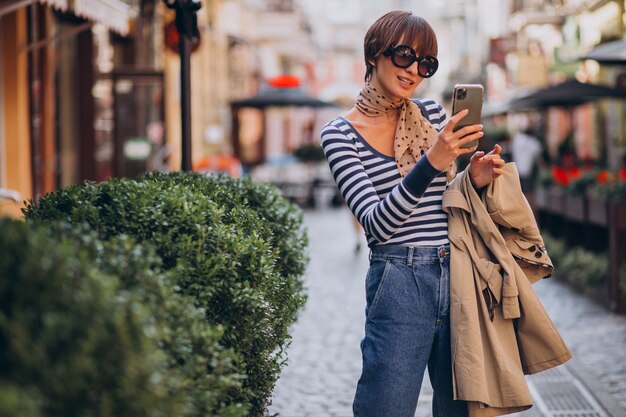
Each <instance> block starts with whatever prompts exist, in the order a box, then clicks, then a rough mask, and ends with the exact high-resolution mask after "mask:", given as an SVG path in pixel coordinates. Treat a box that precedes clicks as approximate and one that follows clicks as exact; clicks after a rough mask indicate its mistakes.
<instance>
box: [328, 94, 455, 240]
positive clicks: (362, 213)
mask: <svg viewBox="0 0 626 417" xmlns="http://www.w3.org/2000/svg"><path fill="white" fill-rule="evenodd" d="M419 101H420V104H421V107H422V109H424V110H425V113H426V117H427V118H428V120H429V121H430V122H431V124H432V125H433V126H434V127H435V129H437V130H438V131H440V130H441V129H443V128H444V127H445V125H446V123H447V119H446V113H445V111H444V109H443V108H442V107H441V105H440V104H439V103H437V102H436V101H434V100H431V99H419ZM321 138H322V148H323V149H324V153H325V155H326V159H327V160H328V163H329V165H330V169H331V171H332V173H333V177H334V178H335V182H336V183H337V186H338V187H339V190H340V192H341V195H342V196H343V198H344V200H345V201H346V202H347V203H348V206H349V207H350V209H351V210H352V213H354V215H355V216H356V218H357V219H358V220H359V222H360V223H361V225H362V226H363V228H364V230H365V234H366V236H367V241H368V245H369V246H370V247H371V246H373V245H379V244H397V245H403V246H439V245H443V244H447V243H448V217H447V214H446V213H445V212H444V211H443V209H442V207H441V200H442V195H443V192H444V191H445V189H446V187H447V180H446V175H445V173H444V172H439V171H438V170H436V169H435V168H433V166H432V165H431V164H430V162H428V159H427V158H420V160H419V161H418V162H417V164H416V165H415V166H414V167H413V169H412V170H411V172H409V173H408V174H407V175H406V176H405V177H404V178H402V177H401V176H400V173H399V172H398V168H397V167H396V162H395V159H394V158H393V157H392V156H388V155H384V154H382V153H380V152H378V151H377V150H376V149H374V148H373V147H372V146H371V145H370V144H369V143H367V141H366V140H365V139H364V138H363V137H362V136H361V135H360V134H359V133H358V132H357V131H356V129H354V127H353V126H352V125H351V124H350V122H348V121H347V120H346V119H344V118H342V117H337V118H335V119H333V120H331V121H330V122H329V123H328V124H326V126H325V127H324V129H323V130H322V134H321Z"/></svg>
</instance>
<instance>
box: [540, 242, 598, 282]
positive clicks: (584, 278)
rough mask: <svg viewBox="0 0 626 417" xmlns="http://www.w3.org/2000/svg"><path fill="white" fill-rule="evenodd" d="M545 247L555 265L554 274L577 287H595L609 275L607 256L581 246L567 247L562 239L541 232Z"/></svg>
mask: <svg viewBox="0 0 626 417" xmlns="http://www.w3.org/2000/svg"><path fill="white" fill-rule="evenodd" d="M542 237H543V239H544V242H545V245H546V249H547V250H548V253H549V254H550V258H551V259H552V262H553V263H554V265H555V268H556V275H557V276H558V277H562V278H563V279H565V280H567V281H570V282H572V283H574V284H576V285H578V286H579V287H583V288H584V287H597V286H600V285H602V284H603V283H604V282H606V280H607V279H608V276H609V256H608V254H606V253H594V252H592V251H589V250H586V249H584V248H582V247H579V246H575V247H568V246H567V244H566V243H565V240H564V239H557V238H555V237H554V236H551V235H550V234H548V233H543V234H542Z"/></svg>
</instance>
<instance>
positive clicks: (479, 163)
mask: <svg viewBox="0 0 626 417" xmlns="http://www.w3.org/2000/svg"><path fill="white" fill-rule="evenodd" d="M501 151H502V147H501V146H500V145H496V146H494V147H493V149H492V150H491V152H489V153H488V154H486V155H485V152H483V151H478V152H476V153H474V155H472V159H470V165H469V176H470V180H471V181H472V184H474V187H476V188H482V187H484V186H485V185H488V184H490V183H491V182H492V181H493V180H495V179H496V178H498V177H499V176H500V175H502V173H503V172H504V170H503V168H502V167H503V166H504V159H502V158H501V157H500V152H501Z"/></svg>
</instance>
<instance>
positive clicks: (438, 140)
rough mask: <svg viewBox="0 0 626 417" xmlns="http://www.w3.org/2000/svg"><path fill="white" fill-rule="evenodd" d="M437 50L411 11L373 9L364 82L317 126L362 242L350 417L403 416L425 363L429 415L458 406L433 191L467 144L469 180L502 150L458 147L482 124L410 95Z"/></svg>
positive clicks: (477, 180) (443, 246)
mask: <svg viewBox="0 0 626 417" xmlns="http://www.w3.org/2000/svg"><path fill="white" fill-rule="evenodd" d="M437 52H438V49H437V38H436V35H435V32H434V30H433V29H432V27H431V26H430V25H429V24H428V22H426V21H425V20H424V19H422V18H421V17H418V16H415V15H413V14H412V13H411V12H406V11H392V12H389V13H387V14H385V15H384V16H382V17H380V18H379V19H378V20H377V21H376V22H374V24H373V25H372V26H371V27H370V28H369V30H368V32H367V34H366V35H365V40H364V53H365V57H364V58H365V64H366V74H365V85H364V86H363V89H362V91H361V93H360V95H359V97H358V99H357V101H356V103H355V105H354V107H352V108H351V109H350V110H349V111H348V112H347V113H345V114H344V115H342V116H338V117H336V118H334V119H333V120H331V121H330V122H329V123H328V124H326V126H325V127H324V129H323V130H322V132H321V142H322V148H323V149H324V153H325V155H326V159H327V160H328V163H329V165H330V169H331V171H332V174H333V177H334V179H335V181H336V183H337V186H338V187H339V190H340V192H341V194H342V196H343V198H344V199H345V201H346V203H347V204H348V206H349V207H350V209H351V210H352V212H353V214H354V216H355V217H356V218H357V219H358V221H359V223H360V224H361V226H362V227H363V230H364V231H365V235H366V237H367V241H368V245H369V247H370V267H369V270H368V273H367V276H366V279H365V281H366V282H365V286H366V309H365V315H366V325H365V337H364V338H363V340H362V342H361V352H362V358H363V365H362V373H361V377H360V379H359V381H358V385H357V389H356V394H355V398H354V402H353V412H354V416H355V417H367V416H371V417H382V416H384V417H413V416H414V415H415V410H416V407H417V401H418V396H419V392H420V387H421V385H422V379H423V376H424V371H425V369H426V367H427V366H428V369H429V376H430V379H431V383H432V386H433V390H434V394H433V416H435V417H442V416H447V417H452V416H454V417H462V416H465V415H467V404H466V403H465V402H462V401H454V400H453V394H452V370H451V357H450V356H451V353H450V352H451V350H450V323H449V303H450V299H449V262H450V258H449V253H450V246H449V240H448V227H447V214H446V212H445V211H443V209H442V195H443V192H444V190H445V189H446V187H447V183H448V181H449V180H451V179H452V178H453V176H454V173H455V172H454V171H455V168H454V161H455V159H456V158H457V157H458V156H459V155H462V154H466V153H472V152H473V155H472V157H471V159H470V164H469V167H468V168H467V169H468V170H469V171H468V172H469V176H470V180H471V182H472V185H473V186H474V187H475V188H476V189H477V190H480V189H482V188H483V187H485V186H486V185H488V184H490V183H491V182H492V181H493V180H494V179H495V178H497V177H498V176H500V175H501V174H502V172H503V170H502V167H503V165H504V161H503V160H502V158H501V157H500V150H501V148H500V146H499V145H495V146H494V148H493V149H492V150H491V151H490V152H488V153H485V152H475V149H468V148H463V147H462V146H463V145H465V144H467V143H469V142H471V141H473V140H475V139H480V138H481V137H482V136H483V133H482V128H483V126H482V125H471V126H467V127H464V128H462V129H459V130H458V131H456V132H454V131H453V128H454V127H455V126H456V125H457V123H458V122H459V121H460V120H461V119H463V117H465V116H466V115H467V112H466V111H464V112H461V113H459V114H457V115H455V116H453V117H451V118H450V119H448V118H447V116H446V113H445V111H444V109H443V107H442V106H441V105H440V104H439V103H437V102H436V101H435V100H433V99H428V98H422V99H417V100H412V99H411V98H412V95H413V92H414V91H415V89H416V87H417V86H418V85H419V84H420V83H422V82H423V81H424V80H425V79H426V78H429V77H431V76H433V75H434V74H435V72H436V70H437V67H438V61H437Z"/></svg>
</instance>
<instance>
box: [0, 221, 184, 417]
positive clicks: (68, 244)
mask: <svg viewBox="0 0 626 417" xmlns="http://www.w3.org/2000/svg"><path fill="white" fill-rule="evenodd" d="M0 254H2V256H0V278H1V279H0V415H3V416H16V417H17V416H20V417H34V416H59V417H60V416H63V417H72V416H77V417H78V416H80V417H85V416H130V415H132V416H163V417H165V416H172V415H174V416H178V415H181V414H180V413H177V412H176V411H177V410H176V409H177V406H178V404H177V402H176V401H171V402H170V401H169V398H168V397H169V395H168V388H169V384H170V382H171V381H170V380H169V379H168V378H167V374H164V373H162V371H163V370H164V369H165V367H166V366H167V363H166V358H165V356H164V355H162V354H160V350H159V349H158V340H157V338H156V337H154V336H153V335H152V333H153V331H152V329H153V328H154V327H155V326H154V319H153V318H152V317H151V313H152V312H151V311H150V309H149V308H147V307H146V306H144V305H143V303H142V302H141V300H140V299H139V298H138V297H137V294H136V293H132V292H125V291H123V290H122V285H121V283H120V280H119V279H118V278H117V277H116V276H115V275H108V274H106V273H105V272H104V271H101V270H99V269H98V268H97V267H95V266H94V265H92V259H91V257H90V256H89V254H88V253H86V252H85V251H83V250H81V249H79V247H78V246H77V245H76V244H75V242H72V241H68V240H64V239H54V240H53V239H51V238H50V237H49V236H48V232H47V231H46V230H41V229H40V228H39V229H33V228H31V227H28V225H26V224H24V223H22V222H17V221H12V220H0Z"/></svg>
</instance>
